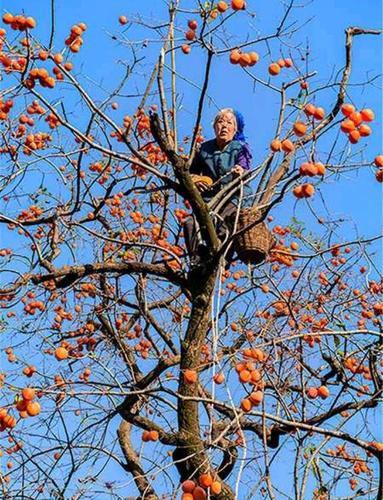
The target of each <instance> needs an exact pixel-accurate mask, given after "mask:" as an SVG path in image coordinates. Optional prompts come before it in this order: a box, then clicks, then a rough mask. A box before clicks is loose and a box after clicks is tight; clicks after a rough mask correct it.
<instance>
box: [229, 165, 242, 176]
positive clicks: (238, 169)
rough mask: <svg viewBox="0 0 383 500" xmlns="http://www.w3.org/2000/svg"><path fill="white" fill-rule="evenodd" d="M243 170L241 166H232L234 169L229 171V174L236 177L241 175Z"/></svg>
mask: <svg viewBox="0 0 383 500" xmlns="http://www.w3.org/2000/svg"><path fill="white" fill-rule="evenodd" d="M244 171H245V169H244V168H243V167H241V165H234V167H233V168H232V169H231V172H232V173H233V174H234V175H235V176H237V175H242V174H243V172H244Z"/></svg>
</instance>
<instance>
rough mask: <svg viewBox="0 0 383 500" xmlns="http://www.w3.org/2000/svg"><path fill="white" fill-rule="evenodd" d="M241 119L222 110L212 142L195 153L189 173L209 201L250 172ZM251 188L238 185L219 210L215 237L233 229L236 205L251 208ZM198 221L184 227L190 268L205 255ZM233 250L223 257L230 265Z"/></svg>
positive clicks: (235, 113)
mask: <svg viewBox="0 0 383 500" xmlns="http://www.w3.org/2000/svg"><path fill="white" fill-rule="evenodd" d="M243 129H244V120H243V117H242V115H241V113H239V112H238V111H234V110H233V109H231V108H225V109H222V110H221V111H220V112H219V113H218V114H217V116H216V117H215V119H214V132H215V139H212V140H210V141H206V142H204V143H203V144H201V147H200V149H199V151H198V152H197V153H196V155H195V157H194V160H193V162H192V165H191V167H190V173H191V174H193V175H195V179H196V180H195V183H196V185H197V187H198V189H199V190H200V191H201V194H202V198H203V199H204V201H205V202H209V201H210V200H211V199H212V198H213V197H214V196H215V195H216V194H217V193H218V192H219V191H220V190H221V189H222V188H224V187H225V186H227V185H228V184H230V183H231V182H232V181H233V179H234V178H235V177H237V176H239V175H242V174H243V173H244V171H245V170H250V168H251V159H252V155H251V152H250V149H249V146H248V144H247V143H246V142H245V136H244V134H243ZM197 176H206V177H210V178H211V179H212V181H213V183H214V187H213V188H210V186H209V184H208V183H206V182H205V181H204V179H199V178H198V177H197ZM251 195H252V189H251V188H250V186H249V185H248V184H247V185H245V186H244V187H243V191H242V192H241V193H240V187H239V186H238V188H237V190H236V192H235V194H233V195H232V196H231V197H230V199H229V200H228V201H227V202H226V203H225V204H224V206H223V207H222V208H221V209H220V210H219V212H218V214H216V215H217V217H218V221H217V223H216V230H217V235H218V237H219V238H220V239H221V240H222V241H224V240H225V239H226V238H227V237H228V236H229V235H230V234H231V230H232V228H233V219H234V216H235V213H236V211H237V210H238V204H239V203H240V206H241V207H248V206H251V205H252V196H251ZM197 226H198V225H197V221H196V219H195V217H194V216H191V217H189V218H188V219H187V220H186V222H185V225H184V234H185V244H186V248H187V250H188V253H189V256H190V259H191V265H192V266H196V265H198V264H199V263H200V261H201V258H203V257H204V256H205V255H206V253H207V248H206V245H204V242H203V241H202V239H201V235H200V231H199V228H198V227H197ZM232 253H233V250H231V251H229V253H228V254H227V255H226V261H227V262H228V263H230V261H231V257H232Z"/></svg>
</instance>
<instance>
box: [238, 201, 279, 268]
mask: <svg viewBox="0 0 383 500" xmlns="http://www.w3.org/2000/svg"><path fill="white" fill-rule="evenodd" d="M260 217H261V214H260V212H259V210H257V209H256V208H244V209H242V210H241V211H240V213H239V218H238V224H237V228H236V231H240V230H242V229H244V228H245V227H247V226H249V225H250V224H252V223H254V222H255V221H256V220H258V219H260ZM274 244H275V239H274V237H273V235H272V234H271V232H270V231H269V229H268V228H267V226H266V224H265V223H264V222H263V221H262V222H259V223H258V224H255V225H254V226H252V227H251V228H250V229H248V230H247V231H245V232H243V233H242V234H240V235H239V236H237V238H236V239H235V240H234V249H235V250H236V252H237V254H238V258H239V259H240V260H241V261H242V262H244V263H245V264H249V263H251V264H260V263H261V262H263V261H264V260H265V259H266V257H267V255H268V253H269V252H270V250H271V248H272V247H273V245H274Z"/></svg>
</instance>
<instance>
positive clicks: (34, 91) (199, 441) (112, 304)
mask: <svg viewBox="0 0 383 500" xmlns="http://www.w3.org/2000/svg"><path fill="white" fill-rule="evenodd" d="M261 3H262V2H261ZM263 3H265V2H263ZM52 5H53V6H54V2H53V3H52ZM299 7H300V6H299V5H295V2H294V0H291V1H289V2H288V3H287V4H283V3H282V4H281V5H280V7H279V10H278V11H277V12H276V13H275V25H274V27H273V28H272V29H271V30H269V31H267V32H265V31H263V30H262V26H261V25H259V26H258V32H257V35H256V36H253V35H252V34H253V33H254V30H252V26H253V22H254V19H255V18H256V12H255V10H256V8H257V5H256V2H254V5H253V2H252V1H251V0H249V2H247V4H246V5H245V3H244V2H243V1H241V0H233V1H232V2H231V3H230V2H228V3H226V2H221V1H220V2H218V3H209V2H208V3H205V4H203V3H201V2H198V1H195V2H188V3H187V6H186V7H185V6H184V5H183V2H180V1H174V2H168V3H167V4H166V3H163V4H162V3H161V5H159V6H158V12H157V20H155V21H153V20H148V19H146V18H144V17H142V16H140V15H136V16H133V17H130V16H128V15H125V13H121V16H120V18H119V19H118V20H117V19H116V26H114V27H113V30H114V31H115V32H116V33H115V34H112V35H110V34H108V33H107V34H105V35H102V34H100V36H105V37H106V38H108V37H109V38H111V39H112V40H114V41H115V44H116V47H117V46H123V47H124V49H125V51H126V53H125V57H128V61H125V62H123V64H122V67H123V69H124V72H123V73H124V74H123V75H122V76H121V79H120V80H119V81H118V82H116V81H114V82H113V88H112V87H110V88H107V86H104V85H103V84H102V83H97V82H96V81H95V80H94V79H93V78H92V75H91V74H90V73H89V74H88V73H84V71H83V70H82V60H81V57H82V55H81V54H82V50H83V46H84V45H86V44H87V32H88V27H87V25H86V24H85V23H84V22H82V20H80V21H81V22H80V21H79V20H77V22H75V23H74V24H73V26H68V31H67V37H66V39H59V37H58V36H57V35H56V32H55V29H54V26H53V24H52V29H51V33H50V36H49V37H48V38H47V39H43V37H38V36H37V34H36V33H38V27H39V22H40V21H39V19H35V18H34V17H31V16H30V15H29V14H30V13H29V12H28V9H29V5H28V6H27V5H25V10H26V12H25V13H24V12H13V11H11V12H6V13H4V15H3V27H2V28H1V31H0V34H1V53H0V63H1V65H2V70H3V75H4V80H3V85H2V90H1V101H0V120H1V122H2V143H1V149H0V153H1V196H2V207H1V208H2V210H1V213H0V223H1V231H2V234H3V235H4V237H3V245H2V248H1V250H0V255H1V257H0V258H1V261H0V265H1V272H2V283H1V291H0V304H1V309H2V320H1V321H2V323H1V324H2V332H1V338H2V346H3V348H4V349H3V351H2V354H1V356H2V361H1V364H2V372H1V384H2V390H1V409H0V430H1V455H2V456H3V469H2V479H1V489H2V496H3V498H47V497H49V498H73V499H79V498H104V497H105V498H106V496H107V495H110V496H111V498H112V497H113V498H126V497H127V496H134V497H135V496H137V495H138V496H139V498H142V499H155V498H181V497H182V498H183V499H184V500H191V499H193V498H194V499H202V498H207V497H210V498H217V499H224V498H225V499H231V498H261V497H267V498H274V499H277V498H278V499H279V498H296V499H303V498H309V497H310V498H316V499H327V498H330V495H331V498H335V497H336V495H340V496H342V495H343V498H345V497H346V496H347V498H351V497H352V498H355V497H357V496H359V497H362V496H363V497H365V498H375V497H376V498H381V497H382V491H383V490H382V478H381V470H382V451H383V444H382V442H381V441H382V438H381V436H379V435H378V430H379V429H378V424H377V422H378V417H379V402H380V400H381V396H382V388H383V386H382V351H381V346H382V333H383V332H382V320H381V318H382V315H383V299H382V291H383V284H382V281H381V279H380V277H379V251H378V250H377V248H378V246H377V244H378V243H379V241H380V240H379V236H378V235H369V236H368V237H367V236H366V237H364V236H363V231H359V230H357V229H355V228H354V227H353V226H352V224H351V223H350V222H347V221H346V222H345V221H343V222H342V221H339V220H336V219H335V218H333V217H332V215H331V213H328V214H327V216H321V215H320V214H321V213H323V211H324V210H325V209H326V204H327V200H326V196H331V193H330V192H329V190H326V186H328V185H329V184H332V185H333V186H336V187H337V186H339V185H341V184H342V182H343V179H344V178H345V177H346V176H347V175H349V174H350V173H352V174H354V173H355V172H358V171H360V175H363V176H364V177H365V178H367V179H368V182H370V183H371V185H373V184H374V183H376V182H382V180H383V156H382V155H381V152H379V151H372V150H371V149H372V148H369V135H370V134H371V132H372V130H373V129H374V128H376V129H378V128H379V124H377V123H376V120H375V116H374V111H373V110H371V109H370V108H369V107H368V105H365V103H364V102H359V101H361V99H362V97H361V95H360V93H359V91H358V88H359V87H358V86H355V87H354V86H349V82H350V76H351V71H352V66H353V56H354V52H357V51H358V42H359V40H360V39H361V38H362V37H372V38H374V39H376V43H377V47H378V44H379V43H380V42H379V40H380V38H379V37H378V36H377V35H379V34H380V32H379V30H375V29H370V27H348V28H347V29H346V30H345V40H344V50H345V54H344V60H342V61H337V62H336V64H337V71H336V72H334V74H333V75H332V76H331V77H328V75H324V77H326V78H327V77H328V81H327V83H326V84H325V85H322V84H320V83H318V81H317V74H316V70H315V66H313V65H312V63H311V60H310V57H309V54H310V52H309V50H308V49H305V50H302V46H301V45H300V44H299V43H298V42H297V40H299V37H300V36H301V35H300V33H301V31H300V30H304V26H303V27H302V26H301V27H299V26H298V25H297V23H296V22H294V15H295V9H296V8H299ZM53 13H54V12H53V11H52V14H53ZM74 15H75V11H74ZM158 18H161V21H158ZM53 19H54V16H53V15H52V20H53ZM84 21H86V19H85V20H84ZM52 22H53V21H52ZM234 22H235V23H240V25H241V32H240V35H238V34H237V35H235V32H237V33H238V31H237V30H234V29H233V28H232V26H233V24H232V23H234ZM108 29H112V28H110V27H109V28H108ZM231 30H233V31H231ZM143 33H144V35H143ZM145 50H149V51H150V56H147V55H146V54H147V52H145ZM196 53H198V61H199V64H200V66H201V67H202V69H203V71H202V72H201V75H199V76H200V80H198V81H197V78H196V77H195V73H194V71H195V69H196V68H195V67H194V64H190V65H189V66H188V65H184V66H182V70H180V69H179V67H178V64H179V61H180V60H182V61H184V60H185V58H188V57H193V56H195V54H196ZM127 54H128V55H127ZM99 57H101V56H99ZM105 57H106V54H105ZM111 57H113V55H112V54H109V55H108V58H111ZM215 61H221V62H222V61H225V64H227V66H228V67H232V65H234V67H235V69H236V71H238V86H239V87H241V88H242V87H243V89H244V92H245V91H247V90H245V89H248V88H249V85H248V83H249V82H250V83H253V84H254V85H256V87H255V88H256V92H260V93H264V94H265V95H266V94H269V93H270V94H272V95H274V96H275V97H276V98H277V99H278V100H279V105H278V108H276V109H275V115H274V116H270V120H274V122H275V130H274V133H273V135H272V136H271V137H270V143H269V144H265V145H263V147H265V148H266V149H267V152H266V154H265V155H264V157H263V159H262V160H261V161H257V162H255V163H254V165H253V169H252V170H251V172H250V174H245V175H244V176H242V177H240V178H238V179H236V180H233V181H232V182H231V184H230V185H229V186H228V187H226V188H225V189H224V190H222V191H221V192H220V193H219V194H218V195H217V196H216V197H215V198H214V199H213V200H212V201H211V202H210V203H209V204H208V205H207V204H206V203H205V202H204V201H203V199H202V197H201V194H200V193H199V191H198V189H197V188H196V187H195V185H194V183H193V182H192V180H191V176H190V174H189V166H190V164H191V161H192V159H193V157H194V155H195V152H196V149H197V147H198V144H199V143H201V142H202V141H203V140H204V136H206V137H209V134H210V131H209V130H208V129H207V128H206V127H204V128H202V126H203V125H204V123H205V122H204V120H205V119H206V118H205V114H206V113H208V114H210V115H211V114H212V110H211V108H208V105H209V106H210V105H211V103H215V104H214V105H213V108H214V109H217V110H218V109H219V108H220V107H226V106H227V105H230V103H228V102H224V103H222V105H220V104H221V103H218V104H217V103H216V100H215V96H214V92H213V91H211V90H210V89H211V86H212V80H217V73H214V64H215ZM181 65H182V64H181ZM366 71H367V69H366ZM378 76H379V75H373V76H372V77H371V76H369V78H368V79H366V81H363V82H360V83H361V84H363V86H365V87H367V86H373V84H374V82H375V81H376V79H377V78H378ZM218 77H219V78H223V75H221V74H219V75H218ZM322 77H323V75H322ZM187 92H193V96H194V97H193V98H194V102H195V107H194V109H193V115H192V119H190V116H186V115H185V114H184V113H183V111H182V105H181V104H182V95H183V94H185V93H187ZM249 92H250V90H249ZM354 93H355V96H354ZM322 106H323V107H322ZM246 112H248V113H250V112H251V111H250V110H246ZM246 183H251V185H252V186H253V188H254V193H255V194H254V197H253V199H252V202H253V206H254V207H256V208H257V209H258V213H259V219H258V221H257V222H261V221H265V222H267V223H268V224H269V227H270V230H271V231H272V232H273V235H274V237H275V242H276V243H275V246H274V247H273V249H272V250H271V251H270V254H269V255H268V257H267V259H266V260H265V261H264V262H262V263H261V264H259V265H251V264H249V265H247V266H246V265H243V264H242V263H241V262H239V260H237V261H235V262H233V263H232V265H231V268H230V270H225V267H224V265H225V262H224V256H225V253H226V251H227V249H228V246H229V245H232V244H235V241H236V238H237V237H238V231H237V232H236V230H234V233H233V234H232V235H231V237H230V238H229V240H228V241H226V242H224V243H223V242H221V241H220V240H219V238H218V237H217V234H216V232H215V225H214V222H215V214H216V213H217V212H218V211H219V209H220V207H221V206H222V204H223V203H224V202H225V200H227V199H228V198H230V196H231V194H232V192H233V190H235V189H238V186H239V189H240V188H241V186H242V185H243V184H246ZM336 187H334V189H336ZM359 203H362V202H361V200H359ZM284 207H285V208H284ZM286 207H288V208H287V210H288V211H289V217H288V220H287V222H284V223H281V222H280V220H281V218H280V214H281V212H282V210H286ZM192 213H193V214H194V216H195V218H196V219H197V220H198V223H199V226H200V228H201V234H202V236H203V238H204V240H205V242H206V243H207V245H208V249H209V254H208V256H207V257H206V260H205V261H204V262H203V263H202V265H200V266H199V267H198V268H197V269H194V270H192V271H190V269H189V258H188V255H187V252H186V250H185V245H184V240H183V222H184V221H185V219H186V217H188V216H190V214H192ZM298 214H299V216H298ZM377 232H378V231H377ZM287 477H289V478H291V480H290V481H286V478H287Z"/></svg>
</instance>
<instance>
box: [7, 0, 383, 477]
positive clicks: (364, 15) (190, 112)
mask: <svg viewBox="0 0 383 500" xmlns="http://www.w3.org/2000/svg"><path fill="white" fill-rule="evenodd" d="M55 4H56V28H55V39H54V40H55V41H54V47H55V49H56V50H57V51H59V50H62V48H63V47H64V44H63V42H64V39H65V38H66V36H67V35H68V33H69V29H70V27H71V26H72V24H74V23H77V22H80V21H82V22H85V23H86V24H87V25H88V30H87V31H86V33H85V34H84V46H83V48H82V49H81V51H80V53H79V54H78V55H76V56H74V57H73V61H74V63H75V70H74V73H75V74H78V73H81V76H80V79H81V81H82V83H83V84H84V85H85V86H86V88H87V89H88V90H89V92H91V95H92V96H93V97H95V99H97V100H102V99H104V98H105V97H106V92H104V90H103V88H104V89H106V90H110V89H113V88H114V87H115V85H116V82H117V80H118V79H119V78H120V77H121V75H122V73H123V70H124V66H123V64H122V63H121V61H126V62H128V61H130V56H131V51H130V49H129V48H128V47H127V46H126V44H121V43H118V42H116V41H114V40H111V36H112V35H113V36H117V38H119V39H121V37H122V36H125V41H126V40H127V37H129V36H130V38H131V39H136V38H139V39H141V40H144V39H145V38H147V37H148V35H147V34H146V33H145V31H144V30H143V29H142V28H137V29H136V28H132V27H131V26H130V25H127V27H124V28H122V27H121V26H120V25H119V24H118V16H119V15H121V14H124V15H126V16H127V17H128V18H133V17H134V18H135V19H138V15H139V16H141V18H142V21H143V22H150V23H155V22H158V21H159V20H162V19H164V15H165V10H164V7H165V2H163V1H161V0H152V1H149V0H142V1H141V2H132V1H130V2H127V1H126V0H114V1H113V2H109V3H107V4H106V3H105V2H101V1H99V0H97V1H93V2H90V1H81V0H78V1H76V2H68V1H64V0H56V1H55ZM192 4H194V2H191V1H189V0H188V1H181V5H182V6H185V8H189V7H190V6H191V5H192ZM247 4H248V10H249V11H250V12H254V13H255V14H256V15H255V16H254V17H253V18H252V19H249V18H248V17H247V14H246V13H238V14H237V15H236V16H235V18H234V19H233V20H232V22H231V30H230V31H231V33H232V34H233V38H232V43H233V44H235V43H240V42H242V41H243V40H244V39H245V38H246V36H249V37H250V38H256V37H257V36H259V35H260V34H261V35H262V34H264V33H269V32H271V31H272V30H273V29H274V28H275V26H276V25H277V24H278V20H279V19H280V17H281V11H280V5H281V4H280V2H278V1H276V0H269V1H267V0H263V1H255V0H248V2H247ZM50 5H51V2H50V0H39V1H38V2H34V3H32V2H26V1H25V0H24V1H20V0H12V2H11V1H9V0H5V1H4V2H3V10H4V11H7V10H10V11H11V12H12V13H19V12H21V11H22V10H25V13H26V14H28V15H32V16H34V17H36V19H37V20H38V27H37V29H36V30H35V35H36V36H37V37H38V38H40V39H41V40H43V41H45V42H46V43H47V42H48V40H49V35H50V31H49V27H50ZM299 5H300V6H299V7H298V8H296V9H295V10H294V12H293V15H292V18H293V19H294V20H295V21H296V22H297V25H296V26H301V29H300V31H299V32H297V33H296V34H293V35H292V36H291V39H289V45H287V44H286V45H283V46H282V48H281V45H280V43H279V42H276V41H271V42H270V45H269V47H267V46H266V45H265V44H255V45H254V46H253V47H252V49H254V50H257V51H258V52H259V53H260V55H261V60H260V62H259V63H258V64H257V66H256V67H255V68H254V69H253V71H254V74H255V75H257V76H259V77H261V78H263V79H267V66H268V64H269V63H270V62H271V61H272V60H276V59H278V58H279V57H281V55H283V56H289V54H290V46H292V47H296V46H297V45H299V46H300V47H301V49H302V50H303V51H304V50H305V49H306V44H308V46H309V48H310V54H309V58H308V65H309V70H310V71H312V70H315V71H317V72H318V73H317V76H316V77H314V78H313V79H312V80H311V84H310V88H312V89H315V88H318V87H321V86H322V85H324V84H326V82H328V81H329V79H331V77H332V76H333V74H334V73H336V72H337V71H339V70H340V69H342V67H343V64H344V52H345V49H344V40H345V36H344V30H345V28H346V27H348V26H360V27H364V28H374V29H376V28H379V27H380V26H381V20H382V3H381V1H380V0H367V1H364V2H363V1H360V0H358V1H357V0H348V1H346V0H339V1H336V0H316V1H312V2H305V1H304V0H302V1H301V2H300V4H299ZM138 9H139V12H138ZM191 17H194V18H197V17H196V15H195V14H183V17H182V19H183V21H182V22H180V27H181V28H182V29H181V30H180V32H179V33H180V34H182V30H184V29H186V21H187V19H189V18H191ZM250 22H251V24H249V23H250ZM130 33H131V35H130ZM148 38H149V39H150V36H149V37H148ZM222 43H223V42H222ZM159 48H160V44H159V43H158V42H157V41H155V42H153V44H151V42H150V40H149V46H148V48H146V49H145V48H142V44H140V45H138V46H137V54H138V55H139V56H145V57H146V58H147V59H144V60H143V61H141V63H140V64H139V65H138V67H137V70H138V75H137V76H136V77H134V78H132V80H131V83H129V85H128V86H127V89H126V91H124V93H129V94H135V93H137V92H140V91H142V88H143V82H144V80H145V78H144V77H145V75H147V74H148V72H149V71H150V70H151V68H152V65H153V62H155V61H156V59H157V57H158V50H159ZM269 49H270V54H269ZM292 52H293V54H294V61H295V62H296V64H297V65H299V66H300V67H301V68H302V69H304V67H305V64H306V61H299V60H298V58H297V57H296V52H295V51H294V50H293V51H292ZM353 54H354V63H353V70H352V76H351V80H350V83H351V84H352V86H351V87H350V89H349V98H350V100H351V101H352V102H353V103H354V104H355V105H356V106H357V107H358V108H363V107H371V108H372V109H374V111H375V114H376V120H375V121H374V122H373V124H372V128H373V134H372V136H370V137H369V138H367V139H365V140H362V141H361V142H360V143H359V145H358V146H352V148H354V149H353V151H359V150H360V153H358V154H357V155H356V157H355V158H354V160H353V161H355V162H357V161H362V162H365V161H367V162H369V161H372V160H373V158H374V157H375V156H376V155H377V154H382V153H383V145H382V125H381V124H382V100H381V91H380V89H381V80H380V79H377V80H374V82H373V84H372V85H359V84H360V83H363V82H366V80H368V79H371V78H375V77H376V76H377V75H379V74H380V73H381V72H382V66H381V61H382V43H381V40H379V39H378V38H377V37H372V36H368V37H357V38H356V39H355V40H354V51H353ZM227 59H228V56H227V55H224V56H221V57H219V58H215V59H214V61H213V73H212V77H211V81H210V85H209V96H211V97H212V99H213V100H214V102H215V103H216V106H217V107H218V108H222V107H227V106H231V107H235V108H238V109H240V110H241V111H242V113H243V114H244V116H245V119H246V124H247V125H246V133H247V136H248V141H249V143H250V145H251V147H252V151H253V155H254V163H255V164H258V163H259V162H261V161H262V160H263V158H264V157H265V156H266V154H267V152H268V146H269V143H270V141H271V140H272V139H273V137H274V131H275V124H276V110H277V106H278V100H277V97H276V95H275V94H273V93H271V92H269V91H268V90H265V89H264V87H263V86H262V85H259V84H257V85H256V86H255V87H254V86H253V82H252V81H251V80H250V79H249V78H247V77H246V76H245V75H244V73H243V72H242V71H241V69H240V68H238V67H233V66H231V65H230V64H228V61H227ZM205 60H206V57H205V54H204V53H203V52H202V51H201V50H200V49H198V48H197V47H193V49H192V53H191V54H190V56H184V55H183V54H181V53H180V52H178V53H177V68H178V70H179V72H180V73H181V74H183V75H185V76H187V77H188V78H189V79H191V80H192V81H193V82H194V83H196V84H197V85H200V84H201V81H202V76H203V70H204V64H205ZM286 71H287V70H286ZM284 74H287V73H284ZM283 78H284V76H280V77H277V78H276V79H275V80H273V82H275V83H276V84H278V83H280V82H281V81H283ZM353 85H355V86H353ZM178 90H179V100H178V104H179V107H180V109H179V123H180V137H183V135H186V134H189V133H190V127H191V126H192V123H193V119H194V117H195V110H196V98H197V96H198V94H197V92H196V91H195V87H194V86H193V85H189V84H187V83H186V82H183V83H182V84H180V85H179V87H178ZM334 99H335V93H334V91H333V90H331V89H330V90H326V91H323V92H321V93H320V94H319V96H318V98H317V100H316V101H315V102H316V104H317V105H321V106H323V107H325V109H327V110H328V109H330V107H331V104H332V103H333V102H334ZM117 101H118V103H119V104H120V107H119V109H118V110H117V111H115V112H113V113H114V115H113V116H114V117H116V118H118V119H121V118H122V116H123V115H125V114H131V113H133V112H134V111H135V107H136V106H137V104H138V102H139V98H134V97H133V98H130V97H124V98H119V99H117ZM153 102H154V101H153ZM65 104H66V106H67V108H68V110H69V112H70V113H73V118H74V120H75V121H76V123H77V124H79V125H80V126H81V124H83V123H84V118H83V117H82V108H81V107H80V106H78V99H77V98H76V97H75V96H74V94H70V95H69V97H66V100H65ZM216 106H215V105H214V104H211V103H208V104H207V105H206V107H205V110H204V115H203V120H202V123H203V126H204V135H205V136H206V137H209V136H210V135H211V129H210V123H211V121H212V119H213V117H214V114H215V113H216V110H217V107H216ZM330 136H331V137H330V139H331V140H326V139H324V140H323V141H321V143H320V145H319V147H318V155H319V158H318V159H320V160H322V161H323V159H324V158H326V156H327V154H328V151H329V149H330V147H331V144H332V139H333V137H334V135H331V134H330ZM341 141H342V142H341V143H340V145H339V150H342V149H346V148H349V147H350V146H349V144H348V143H347V142H346V141H345V139H344V138H342V140H341ZM373 172H374V169H372V168H370V167H363V169H362V170H361V171H360V172H359V173H358V174H356V173H353V172H350V173H347V174H344V175H343V176H342V177H341V179H340V180H337V178H336V177H335V176H333V177H330V178H328V179H327V180H326V181H325V183H323V184H322V185H321V186H320V187H319V189H320V192H321V193H323V195H324V197H325V199H326V207H327V212H326V210H325V209H324V207H323V205H322V203H321V199H320V197H319V196H316V197H315V199H314V200H313V201H312V202H310V203H312V206H313V207H314V210H315V211H316V213H317V214H318V215H320V216H324V217H328V218H345V219H347V220H348V221H349V222H348V223H347V224H346V231H344V230H342V231H341V232H340V233H339V238H340V239H341V240H346V241H347V240H349V239H353V238H355V236H356V235H362V236H366V237H370V236H374V235H375V234H376V233H377V232H378V230H379V229H380V227H381V215H382V212H381V206H382V205H381V203H382V201H381V185H380V184H378V183H377V182H376V181H375V178H374V175H373ZM36 179H37V177H36ZM36 182H37V180H36ZM53 187H54V186H53V182H52V188H53ZM57 189H60V188H59V187H57ZM273 215H274V217H275V221H276V223H288V222H289V221H290V219H291V216H292V215H295V216H296V217H298V218H299V219H305V220H306V221H307V225H308V226H309V227H310V228H312V229H313V230H320V228H318V225H317V224H316V217H314V216H313V215H312V214H311V211H310V210H308V209H307V206H306V203H305V202H300V203H296V202H295V199H294V198H293V197H292V196H291V195H289V196H288V197H287V199H286V201H285V202H284V203H283V205H281V206H280V207H278V208H277V209H276V210H274V212H273ZM353 222H355V226H354V223H353ZM355 228H357V229H355ZM114 475H115V477H116V478H120V471H111V476H112V477H114Z"/></svg>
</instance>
